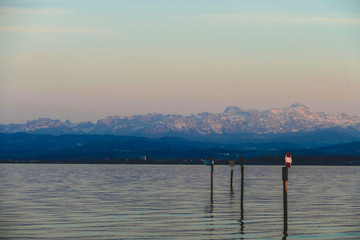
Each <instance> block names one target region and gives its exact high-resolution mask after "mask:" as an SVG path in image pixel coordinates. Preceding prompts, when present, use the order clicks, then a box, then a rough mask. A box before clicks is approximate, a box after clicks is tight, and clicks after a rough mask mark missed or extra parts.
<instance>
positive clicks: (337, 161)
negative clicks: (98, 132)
mask: <svg viewBox="0 0 360 240" xmlns="http://www.w3.org/2000/svg"><path fill="white" fill-rule="evenodd" d="M229 160H230V159H216V158H215V165H228V164H229ZM235 162H236V165H240V160H239V159H235ZM0 164H131V165H137V164H143V165H203V164H204V163H203V160H201V159H154V160H151V159H150V160H143V159H138V158H136V159H84V158H81V157H79V158H78V159H75V158H73V159H21V160H20V159H2V160H0ZM245 165H277V166H279V165H284V159H283V156H261V157H258V158H249V159H245ZM294 165H295V166H360V156H335V155H333V156H294Z"/></svg>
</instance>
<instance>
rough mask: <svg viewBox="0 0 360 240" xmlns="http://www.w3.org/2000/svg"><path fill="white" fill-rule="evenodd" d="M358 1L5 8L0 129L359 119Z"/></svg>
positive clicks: (54, 0) (16, 0) (55, 3)
mask: <svg viewBox="0 0 360 240" xmlns="http://www.w3.org/2000/svg"><path fill="white" fill-rule="evenodd" d="M359 93H360V1H357V0H339V1H333V0H323V1H321V0H319V1H313V0H310V1H307V0H302V1H265V0H264V1H257V0H249V1H238V0H236V1H230V0H228V1H226V0H224V1H218V0H129V1H128V0H118V1H115V0H28V1H26V0H8V1H7V0H1V1H0V124H4V123H10V122H15V123H20V122H25V121H26V120H32V119H36V118H39V117H50V118H56V119H60V120H66V119H69V120H71V121H73V122H80V121H85V120H91V121H95V120H97V119H100V118H103V117H106V116H109V115H120V116H128V115H132V114H143V113H149V112H159V113H166V114H167V113H168V114H184V115H190V114H194V113H199V112H205V111H207V112H213V113H220V112H222V111H223V110H224V109H225V108H226V107H227V106H229V105H232V106H239V107H241V108H244V109H253V108H255V109H260V110H262V109H267V108H272V107H286V106H288V105H291V104H292V103H294V102H301V103H304V104H306V105H308V106H309V107H311V108H313V109H315V110H317V111H326V112H329V113H332V114H337V113H342V112H346V113H348V114H351V115H360V95H359Z"/></svg>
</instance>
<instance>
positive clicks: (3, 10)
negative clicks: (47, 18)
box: [0, 7, 74, 15]
mask: <svg viewBox="0 0 360 240" xmlns="http://www.w3.org/2000/svg"><path fill="white" fill-rule="evenodd" d="M73 13H74V11H72V10H69V9H62V8H16V7H0V14H7V15H68V14H73Z"/></svg>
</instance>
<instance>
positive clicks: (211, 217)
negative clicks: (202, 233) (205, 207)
mask: <svg viewBox="0 0 360 240" xmlns="http://www.w3.org/2000/svg"><path fill="white" fill-rule="evenodd" d="M213 213H214V192H213V189H211V193H210V219H211V222H210V224H211V228H210V233H212V232H213V231H214V230H215V228H214V214H213ZM211 235H212V234H211Z"/></svg>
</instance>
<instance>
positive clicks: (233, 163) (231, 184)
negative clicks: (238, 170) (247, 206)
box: [229, 160, 235, 192]
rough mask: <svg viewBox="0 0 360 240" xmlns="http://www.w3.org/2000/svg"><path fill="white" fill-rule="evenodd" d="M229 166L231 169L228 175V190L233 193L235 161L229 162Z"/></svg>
mask: <svg viewBox="0 0 360 240" xmlns="http://www.w3.org/2000/svg"><path fill="white" fill-rule="evenodd" d="M229 166H230V167H231V173H230V190H231V192H232V191H233V176H234V167H235V160H229Z"/></svg>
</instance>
